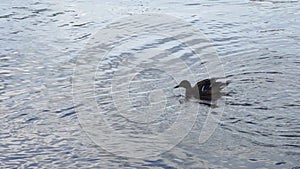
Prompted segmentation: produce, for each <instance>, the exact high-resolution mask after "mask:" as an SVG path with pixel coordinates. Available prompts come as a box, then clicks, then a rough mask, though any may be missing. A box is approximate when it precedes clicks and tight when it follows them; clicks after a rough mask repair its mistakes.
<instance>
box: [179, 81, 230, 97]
mask: <svg viewBox="0 0 300 169" xmlns="http://www.w3.org/2000/svg"><path fill="white" fill-rule="evenodd" d="M216 80H217V78H211V79H205V80H202V81H200V82H198V83H197V84H196V85H195V86H194V87H192V86H191V83H190V82H189V81H187V80H183V81H181V82H180V84H179V85H177V86H175V87H174V88H178V87H183V88H185V89H186V90H185V96H186V97H188V98H190V97H194V98H197V99H201V100H216V99H218V98H220V97H221V96H222V95H223V94H222V93H221V90H222V89H223V88H224V87H226V86H227V85H228V82H225V83H224V82H217V81H216Z"/></svg>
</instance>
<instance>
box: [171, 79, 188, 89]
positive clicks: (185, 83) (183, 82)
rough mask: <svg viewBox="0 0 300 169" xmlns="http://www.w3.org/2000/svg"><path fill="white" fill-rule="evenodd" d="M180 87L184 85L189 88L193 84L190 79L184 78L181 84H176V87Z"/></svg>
mask: <svg viewBox="0 0 300 169" xmlns="http://www.w3.org/2000/svg"><path fill="white" fill-rule="evenodd" d="M178 87H183V88H186V89H188V88H191V87H192V86H191V83H190V82H189V81H187V80H183V81H181V82H180V83H179V85H177V86H175V87H174V88H178Z"/></svg>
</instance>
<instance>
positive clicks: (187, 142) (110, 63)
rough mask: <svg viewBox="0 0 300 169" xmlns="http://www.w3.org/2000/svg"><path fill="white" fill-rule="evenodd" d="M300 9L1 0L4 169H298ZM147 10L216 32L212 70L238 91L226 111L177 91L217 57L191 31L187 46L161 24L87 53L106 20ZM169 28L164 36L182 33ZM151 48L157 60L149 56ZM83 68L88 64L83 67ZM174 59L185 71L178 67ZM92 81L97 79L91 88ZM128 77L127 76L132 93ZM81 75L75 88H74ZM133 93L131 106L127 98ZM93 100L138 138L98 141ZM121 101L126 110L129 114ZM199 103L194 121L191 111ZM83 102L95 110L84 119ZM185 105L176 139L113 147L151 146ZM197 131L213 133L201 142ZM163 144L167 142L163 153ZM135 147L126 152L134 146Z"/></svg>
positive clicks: (264, 4) (0, 164)
mask: <svg viewBox="0 0 300 169" xmlns="http://www.w3.org/2000/svg"><path fill="white" fill-rule="evenodd" d="M299 8H300V5H299V2H298V1H277V0H273V1H271V0H270V1H267V0H266V1H234V0H232V1H222V0H220V1H198V2H195V1H193V2H192V1H191V2H185V3H183V2H181V1H160V2H151V1H144V2H142V1H122V2H95V1H92V0H91V1H44V2H38V1H33V0H28V1H23V2H17V1H2V2H1V8H0V11H1V12H0V22H1V25H0V27H1V29H0V34H1V36H0V37H1V38H0V74H1V79H0V84H1V85H0V101H1V104H0V110H1V114H0V126H1V129H2V130H1V131H0V137H1V139H0V152H1V153H0V168H99V167H101V168H155V167H156V168H299V167H300V163H299V159H300V141H299V140H300V135H299V134H300V122H299V120H300V119H299V107H300V100H299V98H300V97H299V95H300V94H299V89H300V86H299V82H300V78H299V73H300V71H299V63H300V57H299V53H300V49H299V42H300V37H299V35H300V32H299V26H300V23H299V20H298V19H297V18H298V16H299V11H300V10H299ZM147 13H148V14H149V13H158V14H168V15H170V16H175V17H178V18H181V19H182V20H183V21H185V22H187V23H189V24H191V25H192V26H193V27H194V28H195V29H196V30H200V31H202V32H203V33H204V34H205V36H206V37H207V38H208V39H209V40H210V42H211V44H212V45H208V46H205V45H204V46H205V47H203V46H202V49H203V50H206V49H212V48H213V49H215V50H216V53H217V55H218V58H219V59H220V63H221V65H219V64H218V65H216V67H215V68H220V69H217V70H218V71H216V72H213V71H214V70H211V71H212V72H213V73H214V74H218V73H220V72H221V73H220V74H219V75H222V72H223V73H224V76H225V77H226V78H227V79H228V80H230V81H231V84H230V85H229V86H228V87H227V89H226V92H228V93H230V96H227V97H225V98H222V99H220V100H219V102H218V103H217V105H218V107H216V108H212V107H209V106H206V105H202V104H198V103H195V102H193V101H191V102H185V101H184V100H182V99H183V98H181V97H178V96H177V95H179V94H180V93H182V92H183V91H178V90H173V89H172V88H173V86H175V85H176V83H177V80H179V79H180V80H181V79H182V78H187V79H188V80H190V81H192V83H195V82H197V81H199V80H202V79H204V78H207V77H209V74H208V70H210V69H207V68H206V67H205V66H204V65H205V63H207V59H208V58H206V57H204V56H201V58H202V59H200V60H199V59H197V57H196V56H195V54H194V53H191V50H190V49H189V46H191V45H194V46H197V45H198V44H200V43H197V42H199V39H198V40H195V39H193V37H192V38H191V39H190V40H191V41H188V42H191V44H190V45H188V46H184V45H182V44H181V42H182V41H180V40H184V39H188V38H189V36H187V35H186V36H178V37H176V38H166V37H165V36H164V35H162V34H159V32H158V33H157V34H155V35H151V36H149V35H148V34H142V35H139V36H136V37H134V38H130V39H129V40H128V41H127V42H126V43H125V42H124V43H123V44H122V45H123V46H122V45H117V43H116V44H113V43H112V44H113V45H115V46H116V47H115V48H114V49H113V50H111V52H110V53H109V54H108V55H106V56H105V57H104V58H103V60H101V61H99V60H96V61H95V62H93V61H94V60H93V59H94V58H92V56H93V55H87V53H83V51H85V52H91V54H92V52H93V51H92V50H86V49H87V47H86V46H88V47H91V46H90V45H87V44H89V43H90V42H93V41H91V40H90V38H92V37H98V38H100V39H101V36H96V35H97V32H98V31H99V30H100V29H101V28H104V27H105V26H106V25H108V24H110V23H113V22H117V21H118V19H120V18H122V17H124V16H134V15H135V14H147ZM121 26H122V25H121ZM146 26H147V25H146ZM172 26H174V25H172ZM172 26H171V27H164V28H163V27H162V28H160V29H161V32H163V31H168V32H177V30H184V29H183V28H184V27H183V26H182V27H180V26H178V27H177V29H175V26H174V27H172ZM124 27H127V28H128V25H123V29H124ZM121 30H122V29H121ZM103 36H104V34H103ZM193 40H194V41H193ZM192 42H195V43H192ZM114 43H115V42H114ZM202 44H203V43H202ZM192 47H193V46H192ZM124 49H126V50H124ZM161 50H164V52H161ZM166 51H167V52H166ZM97 52H99V51H97ZM153 53H155V54H157V55H158V56H159V57H153V56H152V55H151V56H149V55H147V54H153ZM82 54H84V55H82ZM159 54H160V55H159ZM82 56H84V57H86V58H85V59H83V58H82ZM95 56H98V54H96V55H95ZM145 56H149V58H145ZM178 58H179V59H178ZM182 63H185V64H182ZM81 66H82V67H81ZM84 66H86V67H84ZM172 66H173V67H172ZM184 66H188V68H185V67H184ZM75 67H76V68H78V67H79V68H86V69H84V70H83V71H80V72H78V71H77V72H76V70H78V69H75ZM153 67H155V68H153ZM157 67H158V68H157ZM165 67H167V68H168V67H169V69H167V68H165ZM174 67H178V68H182V69H180V71H172V70H174ZM91 68H96V69H97V71H95V70H93V69H92V70H93V71H90V70H91ZM184 68H185V69H184ZM222 68H224V71H222ZM74 69H75V71H74ZM133 70H135V71H136V72H138V73H137V74H135V73H134V72H132V71H133ZM189 72H190V74H189ZM74 73H75V75H77V76H76V77H77V78H76V77H75V78H74V76H73V74H74ZM76 73H77V74H76ZM171 73H172V74H171ZM132 74H134V75H135V76H132ZM186 74H188V75H186ZM113 75H115V76H113ZM192 75H194V77H191V76H192ZM80 77H82V78H80ZM128 77H133V78H132V79H128ZM78 78H79V80H78V81H76V80H77V79H78ZM89 78H94V79H93V81H92V83H93V84H92V85H93V86H92V87H91V86H89V85H91V84H89V82H90V81H88V80H89ZM74 80H75V81H74ZM124 80H128V81H130V83H129V89H130V90H129V91H128V92H127V93H126V91H123V90H122V89H124V86H123V84H124V85H125V86H126V85H127V83H122V82H124ZM74 82H75V89H77V90H72V85H73V87H74ZM112 84H113V85H112ZM111 86H112V87H111ZM76 87H77V88H76ZM73 89H74V88H73ZM111 89H112V91H114V92H115V93H110V91H111ZM116 89H120V90H116ZM118 91H119V92H120V93H118ZM150 91H153V92H150ZM105 94H106V95H105ZM115 95H116V96H120V97H115ZM76 96H82V97H79V98H77V97H76ZM123 96H124V97H123ZM125 96H128V98H129V99H127V100H126V98H127V97H125ZM83 98H85V99H83ZM112 98H114V99H115V100H112ZM78 99H79V101H78ZM89 99H91V100H89ZM118 99H119V100H118ZM124 99H125V100H126V101H128V102H129V103H131V105H132V106H133V107H130V106H126V105H124V104H123V102H122V101H124ZM89 101H91V102H89ZM92 101H93V102H92ZM113 101H115V102H113ZM118 101H119V102H118ZM179 101H180V102H179ZM92 103H97V104H96V105H93V104H92ZM120 103H121V104H123V105H121V106H118V104H119V105H120ZM93 106H97V110H98V109H100V110H102V111H101V113H103V115H104V116H105V117H106V120H107V121H108V122H115V123H114V125H113V129H114V131H119V132H120V133H125V136H126V135H127V134H131V136H133V137H130V138H129V139H128V140H126V141H127V142H121V143H120V141H118V140H116V138H118V136H115V137H114V138H115V139H113V140H110V139H106V140H105V139H103V138H101V139H100V140H98V141H99V142H97V140H95V139H94V140H93V135H92V134H93V133H91V132H86V131H85V130H84V128H85V126H84V124H87V123H84V122H91V123H92V124H94V123H95V124H97V121H95V120H93V119H91V115H95V118H94V119H98V116H97V115H98V114H93V112H95V111H94V110H95V109H96V108H95V107H93ZM113 106H115V107H113ZM149 106H150V108H151V109H150V110H151V111H149ZM116 107H117V108H119V109H120V108H121V109H122V108H123V109H124V110H123V111H122V112H123V114H121V116H118V111H117V110H116V109H115V108H116ZM195 109H196V110H199V113H198V114H196V115H197V116H196V117H197V118H189V117H194V115H195V114H193V113H194V112H195ZM82 110H84V111H87V112H90V113H91V114H87V115H86V116H85V115H84V116H82V112H83V111H82ZM104 110H105V111H104ZM128 110H130V111H128ZM163 110H167V111H163ZM179 110H183V112H185V113H190V114H189V115H190V116H188V115H187V116H185V117H187V119H184V120H182V121H181V122H182V123H181V125H180V127H181V128H176V129H180V130H178V133H179V134H178V135H179V136H178V138H176V139H174V138H170V137H167V136H168V135H166V138H165V139H166V140H168V142H167V144H161V143H162V142H160V140H158V141H157V142H156V140H152V141H153V143H155V144H149V145H148V146H153V147H151V148H152V150H153V152H152V151H151V152H150V153H158V155H156V156H151V157H145V158H138V157H136V158H130V157H126V156H121V157H120V156H117V155H115V154H116V153H117V152H114V151H118V150H119V149H118V147H122V146H124V145H122V144H124V143H128V144H131V143H132V144H133V145H145V144H146V143H147V142H148V141H149V138H152V137H150V136H152V135H156V134H159V133H166V131H167V130H168V129H169V128H171V126H172V124H174V122H175V121H176V119H177V118H178V117H179V116H180V115H181V113H179ZM207 117H212V118H213V119H215V120H213V123H211V125H212V126H210V129H212V128H213V129H215V131H214V132H213V133H210V134H211V135H209V134H208V135H205V132H203V133H204V136H203V135H201V134H200V131H205V128H203V127H204V126H205V120H207V119H206V118H207ZM83 118H87V119H86V120H87V121H84V122H82V119H83ZM124 119H125V120H124ZM126 119H127V120H126ZM80 120H81V121H80ZM88 120H90V121H88ZM80 122H81V123H80ZM191 124H193V125H191ZM214 125H216V128H214ZM90 127H94V126H93V125H92V126H90ZM190 128H191V129H190ZM85 129H86V128H85ZM101 129H103V128H97V127H95V131H98V130H101ZM183 129H186V130H187V131H189V132H182V131H184V130H183ZM141 133H143V134H141ZM170 133H172V132H170ZM175 133H176V132H175ZM203 133H202V134H203ZM206 133H207V132H206ZM94 134H95V133H94ZM135 134H136V135H135ZM151 134H152V135H151ZM134 136H136V137H134ZM142 136H144V137H143V138H142ZM181 136H182V137H181ZM199 136H201V138H206V136H207V139H208V140H206V141H205V142H204V143H199ZM94 138H95V137H94ZM181 139H183V140H181ZM101 141H102V142H101ZM105 141H108V142H111V143H113V146H115V147H114V148H111V146H112V145H108V144H106V148H108V149H106V150H108V151H105V150H103V145H102V146H101V143H106V142H105ZM138 141H140V142H142V144H135V143H137V142H138ZM177 141H178V142H177ZM95 142H96V143H98V144H95ZM99 144H100V145H99ZM173 144H174V145H176V146H175V147H172V146H170V145H173ZM161 145H166V146H170V148H168V151H166V152H165V151H164V152H160V150H161V147H160V146H161ZM125 146H126V144H125ZM116 147H117V148H116ZM128 147H129V149H122V150H123V151H122V152H120V154H122V153H124V154H126V153H127V154H131V153H132V151H133V152H134V150H135V149H130V148H132V147H131V146H128ZM126 148H127V147H126ZM137 148H138V147H137ZM148 148H149V147H148ZM163 148H164V147H163ZM104 149H105V147H104ZM145 151H146V150H145ZM141 155H143V152H142V153H141Z"/></svg>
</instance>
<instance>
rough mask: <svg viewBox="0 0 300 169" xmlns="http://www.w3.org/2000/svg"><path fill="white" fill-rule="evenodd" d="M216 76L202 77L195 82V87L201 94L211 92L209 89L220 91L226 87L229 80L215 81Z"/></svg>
mask: <svg viewBox="0 0 300 169" xmlns="http://www.w3.org/2000/svg"><path fill="white" fill-rule="evenodd" d="M217 80H218V78H211V79H204V80H202V81H200V82H198V83H197V87H198V90H199V92H202V93H203V94H205V93H207V94H209V93H211V90H214V91H221V90H222V89H223V88H224V87H226V86H227V85H228V84H229V82H227V81H226V82H217Z"/></svg>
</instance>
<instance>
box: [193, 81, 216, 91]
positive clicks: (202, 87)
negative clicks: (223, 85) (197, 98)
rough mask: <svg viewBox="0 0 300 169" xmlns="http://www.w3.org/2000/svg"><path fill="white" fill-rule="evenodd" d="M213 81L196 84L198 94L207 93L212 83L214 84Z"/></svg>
mask: <svg viewBox="0 0 300 169" xmlns="http://www.w3.org/2000/svg"><path fill="white" fill-rule="evenodd" d="M214 81H215V80H212V81H211V79H204V80H202V81H200V82H198V83H197V84H196V86H197V87H198V90H199V92H200V93H202V92H209V91H210V90H211V87H212V82H214Z"/></svg>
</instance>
